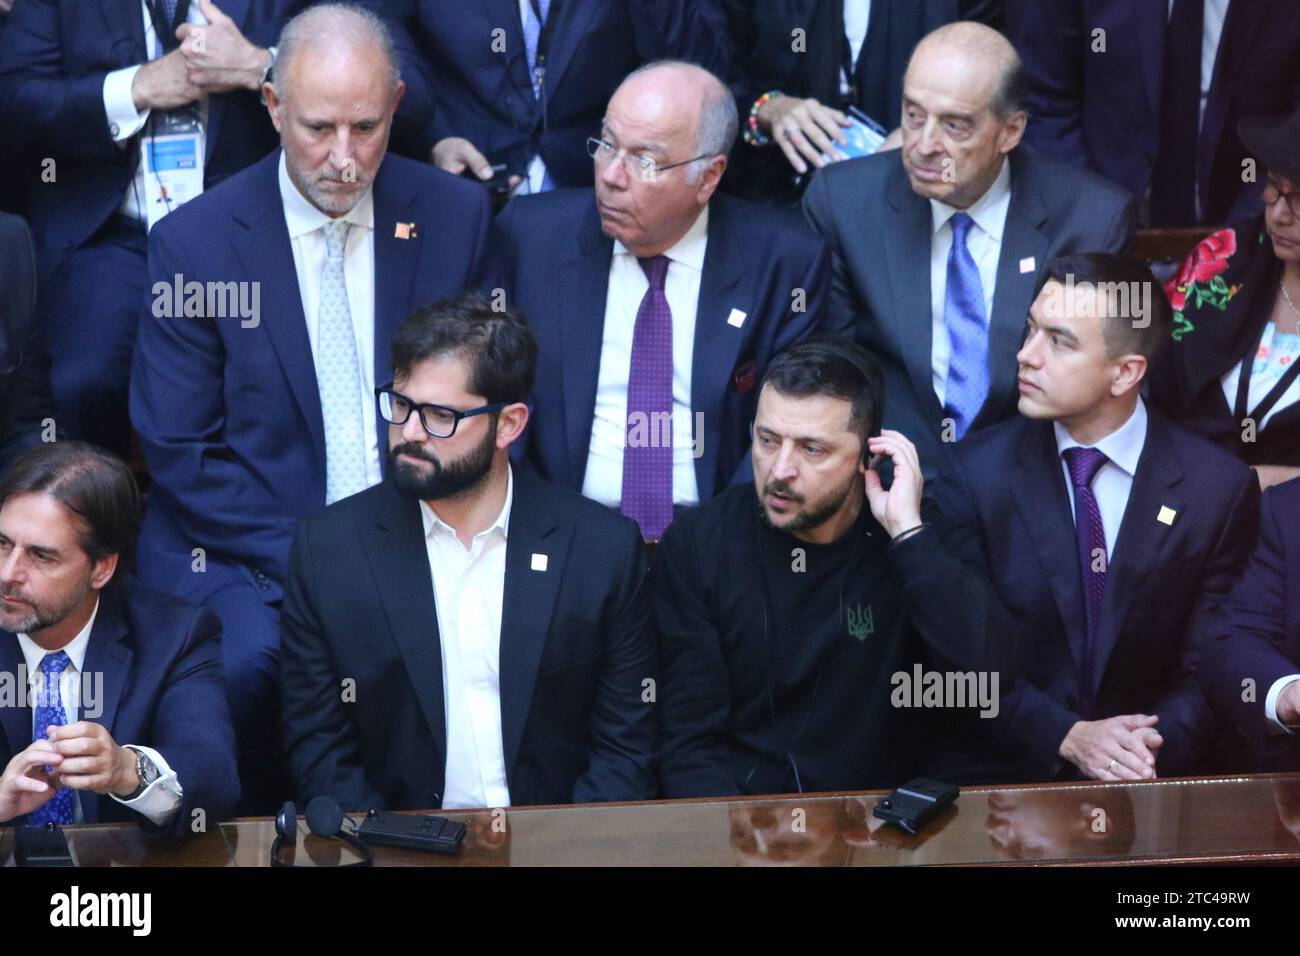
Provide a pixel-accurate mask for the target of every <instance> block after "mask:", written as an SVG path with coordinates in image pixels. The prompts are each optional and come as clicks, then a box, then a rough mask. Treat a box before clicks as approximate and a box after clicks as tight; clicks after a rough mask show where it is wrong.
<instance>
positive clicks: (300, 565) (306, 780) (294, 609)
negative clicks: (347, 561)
mask: <svg viewBox="0 0 1300 956" xmlns="http://www.w3.org/2000/svg"><path fill="white" fill-rule="evenodd" d="M319 547H321V545H319V544H317V543H316V542H314V541H313V540H312V534H311V528H310V525H309V524H304V525H303V527H302V530H301V531H300V532H299V534H298V535H297V536H296V537H295V538H294V541H293V547H292V550H291V552H290V555H289V578H288V580H287V581H286V582H285V594H284V610H283V612H282V613H281V616H280V684H281V688H282V690H281V701H282V708H283V717H284V721H283V723H284V745H285V750H286V751H287V753H288V757H289V772H290V775H291V776H292V779H293V788H294V794H295V796H296V798H297V799H298V800H299V801H300V802H302V803H305V802H306V801H307V800H309V799H311V798H312V797H317V796H328V797H332V798H333V799H335V800H337V801H338V803H339V806H341V807H342V808H343V809H344V810H345V811H364V810H369V809H371V808H379V809H382V808H383V807H384V802H383V799H382V798H381V797H380V796H379V794H378V793H377V792H376V791H375V790H374V789H373V788H372V787H371V786H370V784H369V782H368V781H367V780H366V775H365V770H364V768H363V766H362V760H361V744H360V739H359V737H358V734H357V730H356V727H355V726H354V725H353V723H352V718H351V715H350V714H349V713H348V707H347V704H346V703H344V701H343V696H342V694H341V693H340V686H341V685H340V679H341V678H340V676H339V675H338V674H337V673H336V672H335V668H334V662H333V657H332V655H331V653H330V648H329V642H328V640H327V639H326V636H325V628H324V625H323V624H322V623H321V620H320V616H319V614H318V612H317V609H316V604H315V596H314V592H315V590H316V584H317V581H316V576H315V568H314V563H315V555H316V554H317V553H318V551H317V549H318V548H319Z"/></svg>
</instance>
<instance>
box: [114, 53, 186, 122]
mask: <svg viewBox="0 0 1300 956" xmlns="http://www.w3.org/2000/svg"><path fill="white" fill-rule="evenodd" d="M202 94H203V91H202V90H201V89H199V88H198V87H197V86H195V85H194V84H193V83H191V82H190V79H189V68H188V67H187V66H186V63H185V57H184V56H183V55H182V54H181V51H180V50H172V52H170V53H168V54H167V55H166V56H160V57H159V58H158V59H156V60H150V61H149V62H148V63H146V64H144V65H143V66H142V67H140V69H138V70H136V71H135V78H134V79H133V80H132V81H131V100H132V102H133V103H134V104H135V111H136V112H137V113H142V112H144V111H145V110H171V109H175V108H176V107H178V106H184V105H185V104H186V103H193V102H194V101H195V100H197V99H198V98H199V97H200V96H201V95H202Z"/></svg>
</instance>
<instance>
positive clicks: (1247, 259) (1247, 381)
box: [1151, 110, 1300, 487]
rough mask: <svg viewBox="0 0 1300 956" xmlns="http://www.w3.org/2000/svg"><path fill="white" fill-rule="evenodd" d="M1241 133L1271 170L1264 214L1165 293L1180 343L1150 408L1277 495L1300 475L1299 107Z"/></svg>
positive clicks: (1217, 237) (1204, 247)
mask: <svg viewBox="0 0 1300 956" xmlns="http://www.w3.org/2000/svg"><path fill="white" fill-rule="evenodd" d="M1239 132H1240V136H1241V141H1242V142H1243V143H1245V144H1246V147H1247V148H1248V149H1249V150H1250V151H1251V154H1252V155H1253V156H1255V157H1256V158H1257V159H1258V160H1259V161H1260V163H1261V164H1262V165H1263V166H1264V167H1265V168H1266V176H1267V178H1266V180H1265V184H1264V192H1263V199H1264V210H1263V212H1262V213H1261V214H1260V215H1257V216H1255V217H1253V218H1251V219H1247V220H1244V221H1242V222H1239V223H1237V224H1235V225H1234V226H1233V227H1231V228H1227V229H1220V230H1219V231H1218V232H1215V233H1213V234H1212V235H1210V236H1208V237H1207V238H1206V239H1205V240H1204V241H1202V242H1201V243H1200V244H1199V245H1198V246H1197V247H1196V248H1195V249H1194V250H1193V251H1192V254H1191V255H1189V256H1188V257H1187V259H1186V261H1185V262H1183V265H1182V267H1181V268H1180V269H1179V270H1178V274H1177V275H1176V276H1175V277H1174V278H1173V279H1172V280H1171V281H1170V282H1169V284H1168V285H1167V286H1165V292H1166V293H1167V294H1168V295H1169V300H1170V302H1171V304H1172V305H1173V307H1174V329H1173V342H1172V343H1171V347H1170V348H1169V349H1167V350H1166V352H1165V354H1164V356H1163V359H1162V361H1161V362H1160V363H1159V364H1158V366H1157V368H1156V369H1155V370H1154V372H1153V374H1152V378H1151V400H1152V401H1153V402H1154V403H1155V404H1156V405H1157V406H1159V407H1160V408H1162V409H1163V410H1164V411H1165V412H1166V413H1167V414H1169V415H1170V417H1172V418H1173V419H1174V420H1175V421H1178V422H1181V423H1182V424H1183V425H1186V426H1187V427H1189V428H1191V429H1193V430H1195V431H1198V432H1200V433H1201V434H1203V435H1205V436H1206V437H1207V438H1210V439H1211V440H1213V441H1214V442H1216V443H1217V444H1219V445H1221V446H1222V447H1224V448H1226V449H1228V450H1229V451H1232V452H1233V453H1235V454H1237V455H1239V456H1241V458H1242V459H1243V460H1245V461H1246V463H1247V464H1249V465H1252V466H1253V467H1254V468H1255V470H1256V471H1257V472H1258V473H1259V478H1260V484H1261V485H1263V486H1265V487H1267V486H1268V485H1272V484H1276V483H1278V482H1280V481H1285V480H1287V479H1289V478H1294V477H1297V476H1300V110H1297V111H1296V113H1294V114H1293V115H1292V116H1290V117H1288V118H1287V119H1285V120H1264V119H1258V118H1252V119H1247V120H1243V121H1242V123H1241V127H1240V130H1239Z"/></svg>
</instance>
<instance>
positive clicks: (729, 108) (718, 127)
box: [620, 60, 740, 183]
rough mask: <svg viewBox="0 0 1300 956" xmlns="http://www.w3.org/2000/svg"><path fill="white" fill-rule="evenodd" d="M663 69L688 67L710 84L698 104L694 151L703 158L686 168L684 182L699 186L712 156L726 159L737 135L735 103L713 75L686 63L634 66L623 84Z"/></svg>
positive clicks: (680, 61)
mask: <svg viewBox="0 0 1300 956" xmlns="http://www.w3.org/2000/svg"><path fill="white" fill-rule="evenodd" d="M666 66H672V67H687V68H689V69H691V70H693V71H698V72H699V73H702V74H704V75H705V76H706V77H708V78H709V79H711V80H712V81H713V82H712V83H710V84H709V86H710V89H709V90H708V91H707V92H706V93H705V99H704V102H703V103H701V104H700V125H699V129H698V130H697V131H696V135H695V152H696V153H698V154H700V155H702V156H703V157H704V158H703V159H698V160H696V161H695V162H693V163H691V165H690V166H688V167H687V168H686V181H687V182H688V183H698V182H699V181H700V180H701V179H702V178H703V176H704V170H706V169H708V167H709V160H710V159H712V158H713V157H714V156H726V155H727V154H728V153H730V152H731V147H732V145H734V144H735V142H736V134H737V133H738V132H739V131H740V116H739V114H738V113H737V111H736V101H735V99H734V98H733V97H732V95H731V91H730V90H729V89H727V85H726V84H725V83H723V82H722V80H720V79H719V78H718V77H717V75H716V74H714V73H712V72H710V71H709V70H706V69H705V68H704V67H702V66H700V65H699V64H698V63H691V62H690V61H688V60H655V61H654V62H653V63H647V64H645V65H644V66H639V67H637V68H636V69H635V70H633V71H632V72H631V73H629V74H628V75H627V76H626V77H624V78H623V82H624V83H626V82H627V81H628V80H630V79H632V77H634V76H638V75H640V74H642V73H647V72H649V71H650V70H657V69H659V68H660V67H666ZM620 85H621V84H620Z"/></svg>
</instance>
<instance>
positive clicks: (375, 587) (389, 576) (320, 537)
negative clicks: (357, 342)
mask: <svg viewBox="0 0 1300 956" xmlns="http://www.w3.org/2000/svg"><path fill="white" fill-rule="evenodd" d="M537 554H544V555H546V556H547V565H546V568H545V570H535V569H534V568H533V557H534V555H537ZM290 563H291V568H292V569H291V572H290V576H289V582H288V585H287V588H286V594H285V604H284V617H283V624H282V627H283V638H282V650H281V663H280V666H281V674H282V680H283V687H284V728H285V743H286V747H287V749H288V752H289V766H290V768H291V770H292V773H293V778H294V785H295V790H296V792H297V795H298V798H299V799H300V800H303V801H306V800H308V799H310V798H312V797H316V796H320V795H322V794H324V795H328V796H331V797H333V798H334V799H335V800H337V801H338V802H339V803H340V804H341V805H342V806H343V807H344V808H345V809H348V810H364V809H369V808H370V807H384V808H388V809H419V808H430V807H439V806H441V803H442V793H443V772H444V769H445V766H446V759H447V756H446V755H447V725H446V713H445V711H446V704H445V701H444V698H443V689H442V685H443V676H442V655H441V654H440V653H439V646H440V645H439V640H438V614H437V609H436V608H435V606H434V591H433V580H432V577H431V575H430V571H429V558H428V553H427V551H426V547H425V541H424V529H423V524H422V521H421V518H420V508H419V504H418V502H416V501H415V500H414V499H411V498H405V497H403V496H402V495H401V494H399V493H398V492H397V490H396V489H395V488H394V487H393V485H392V484H391V483H389V482H383V483H382V484H379V485H376V486H375V487H373V488H371V489H369V490H367V491H364V492H362V493H361V494H358V495H353V496H352V497H350V498H347V499H345V500H343V501H340V502H338V503H336V504H334V505H333V506H331V507H329V508H327V509H325V511H324V513H322V514H320V515H318V516H316V517H313V518H309V519H307V520H306V521H304V522H303V524H302V528H301V530H300V532H299V534H298V537H297V538H296V539H295V540H294V546H293V556H292V558H291V562H290ZM644 581H645V556H644V552H643V549H642V545H641V537H640V535H639V534H638V532H637V528H636V525H635V524H633V523H632V522H631V521H628V520H627V519H625V518H623V517H622V516H620V515H617V514H615V513H613V512H611V511H609V510H608V509H606V508H603V507H601V506H600V505H597V504H595V503H594V502H590V501H587V500H586V499H584V498H582V497H580V496H578V495H575V494H573V493H572V492H568V491H565V490H563V489H561V488H557V487H555V486H554V485H551V484H549V483H547V482H543V481H540V480H538V479H536V478H533V477H530V476H528V475H526V474H522V473H520V472H518V471H516V472H515V476H514V502H513V504H512V506H511V511H510V520H509V532H508V537H507V544H506V573H505V598H504V601H503V606H502V611H501V667H500V692H501V734H502V750H503V753H504V756H505V766H506V780H507V785H508V786H509V788H510V802H511V803H512V804H514V805H520V804H538V803H586V802H593V801H605V800H646V799H650V798H651V797H653V796H654V754H655V742H656V736H657V734H656V725H655V717H654V713H653V707H652V704H651V703H646V702H645V700H644V698H643V695H644V693H645V689H646V686H647V685H645V684H644V683H643V682H644V681H646V680H647V679H650V680H652V681H653V679H654V678H655V677H656V648H655V642H654V631H653V626H652V624H651V622H650V608H649V596H648V592H647V589H646V585H645V583H644ZM344 678H351V679H353V680H355V681H356V701H355V703H343V702H342V701H341V699H340V692H339V687H340V681H342V680H343V679H344Z"/></svg>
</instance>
